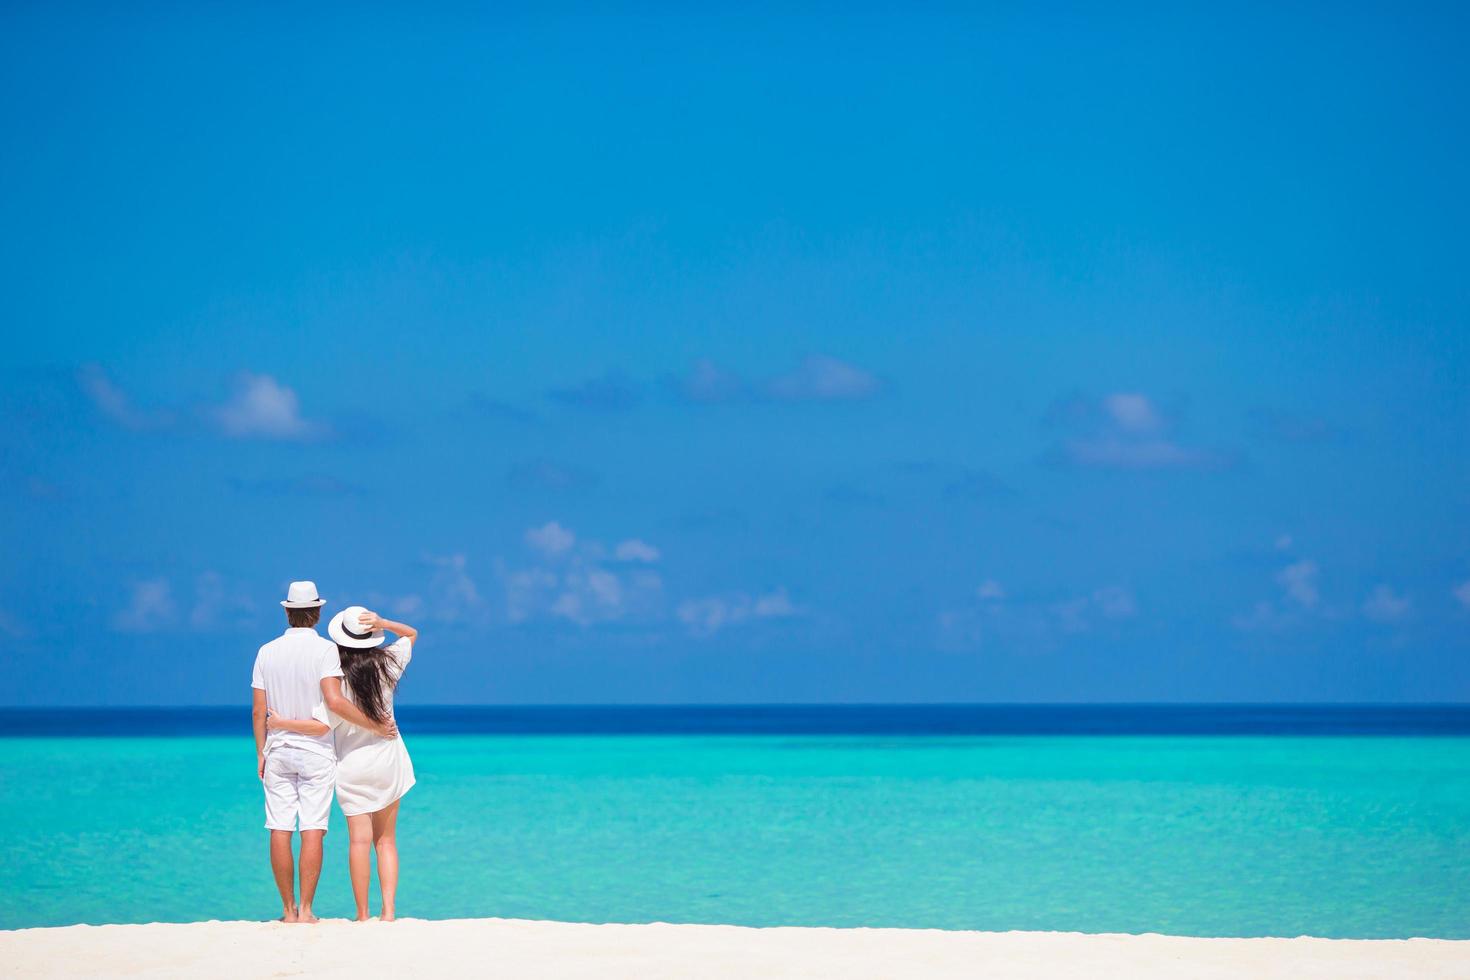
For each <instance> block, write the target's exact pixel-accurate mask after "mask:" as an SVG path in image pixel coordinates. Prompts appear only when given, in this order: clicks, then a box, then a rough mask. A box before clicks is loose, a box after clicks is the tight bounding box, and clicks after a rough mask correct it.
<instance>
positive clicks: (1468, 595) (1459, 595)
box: [1452, 581, 1470, 609]
mask: <svg viewBox="0 0 1470 980" xmlns="http://www.w3.org/2000/svg"><path fill="white" fill-rule="evenodd" d="M1452 594H1453V595H1454V597H1455V599H1456V600H1458V601H1459V603H1460V605H1462V606H1464V607H1465V608H1466V609H1470V581H1465V582H1461V583H1460V584H1459V585H1457V586H1455V587H1454V589H1453V590H1452Z"/></svg>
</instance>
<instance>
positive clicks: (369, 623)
mask: <svg viewBox="0 0 1470 980" xmlns="http://www.w3.org/2000/svg"><path fill="white" fill-rule="evenodd" d="M357 621H358V622H359V623H361V624H362V625H363V626H366V627H367V628H368V629H369V630H375V629H377V628H378V627H379V626H381V625H382V624H383V617H382V616H379V615H378V614H377V613H375V612H372V611H371V610H367V609H364V610H363V611H362V614H361V615H359V616H358V617H357Z"/></svg>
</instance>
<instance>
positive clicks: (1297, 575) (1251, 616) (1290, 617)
mask: <svg viewBox="0 0 1470 980" xmlns="http://www.w3.org/2000/svg"><path fill="white" fill-rule="evenodd" d="M1282 537H1286V536H1285V535H1283V536H1282ZM1290 543H1291V542H1290V539H1289V538H1287V541H1286V544H1287V545H1290ZM1281 545H1282V542H1281V540H1280V539H1278V540H1277V547H1278V550H1284V549H1282V547H1281ZM1272 578H1273V579H1274V581H1275V582H1276V585H1277V586H1278V587H1279V588H1280V589H1281V596H1280V598H1279V599H1278V600H1277V601H1271V600H1266V599H1262V600H1260V601H1258V602H1257V603H1256V604H1255V605H1254V606H1252V607H1251V608H1250V610H1249V611H1248V612H1244V613H1240V614H1237V615H1235V616H1232V617H1231V619H1230V623H1231V625H1233V626H1234V627H1235V628H1236V629H1238V630H1241V631H1242V632H1246V633H1260V632H1279V631H1281V630H1285V629H1287V628H1289V627H1292V626H1296V625H1298V624H1300V623H1302V622H1303V621H1304V616H1308V615H1310V616H1313V617H1316V618H1332V616H1333V615H1334V614H1333V613H1332V612H1331V611H1330V610H1327V609H1324V608H1323V605H1322V589H1321V584H1320V580H1321V569H1320V568H1319V567H1318V566H1317V563H1316V562H1315V561H1313V560H1312V559H1310V558H1303V559H1301V560H1300V561H1294V562H1292V563H1291V564H1289V565H1285V566H1283V567H1282V568H1281V569H1280V570H1278V571H1277V572H1276V574H1275V575H1274V576H1272Z"/></svg>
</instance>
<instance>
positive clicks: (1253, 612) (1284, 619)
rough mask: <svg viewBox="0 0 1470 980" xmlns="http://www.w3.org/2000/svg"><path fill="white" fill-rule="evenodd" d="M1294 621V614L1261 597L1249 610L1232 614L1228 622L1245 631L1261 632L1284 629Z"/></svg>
mask: <svg viewBox="0 0 1470 980" xmlns="http://www.w3.org/2000/svg"><path fill="white" fill-rule="evenodd" d="M1296 621H1297V620H1296V617H1295V616H1292V615H1290V614H1288V613H1284V612H1282V611H1281V610H1280V609H1278V608H1277V607H1276V603H1274V602H1268V601H1267V600H1265V599H1262V600H1261V601H1259V602H1257V603H1256V604H1255V605H1254V606H1252V607H1251V608H1250V611H1249V612H1244V613H1240V614H1238V615H1236V616H1232V617H1231V619H1230V624H1231V625H1232V626H1234V627H1235V628H1236V629H1238V630H1240V631H1242V632H1245V633H1262V632H1277V631H1280V630H1284V629H1286V628H1287V627H1289V626H1291V625H1293V624H1294V623H1295V622H1296Z"/></svg>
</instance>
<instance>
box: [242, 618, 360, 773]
mask: <svg viewBox="0 0 1470 980" xmlns="http://www.w3.org/2000/svg"><path fill="white" fill-rule="evenodd" d="M341 676H342V665H341V663H340V662H339V661H338V659H337V644H335V643H333V642H332V641H331V640H328V639H325V638H323V637H322V635H321V634H320V633H318V632H317V631H316V630H314V629H308V628H295V627H293V628H292V629H288V630H286V632H285V633H284V634H283V635H282V636H280V637H279V638H277V639H274V640H271V641H270V642H269V643H267V644H266V645H265V646H263V647H261V648H260V652H259V653H258V654H256V655H255V670H254V671H253V672H252V674H251V677H250V686H251V687H254V688H258V689H259V690H262V691H264V692H265V703H266V706H267V707H268V708H270V709H271V710H272V711H274V712H275V713H276V714H278V715H280V716H281V717H282V718H310V717H311V716H312V715H313V714H316V713H317V712H318V710H319V709H320V708H321V706H322V678H323V677H341ZM282 745H290V746H295V747H297V748H302V749H306V750H308V751H311V752H319V753H321V754H322V755H325V756H328V757H330V758H334V759H335V758H336V757H337V753H336V750H335V749H334V748H333V745H332V733H331V732H327V733H326V734H325V735H300V734H298V733H296V732H285V731H281V730H280V729H271V730H270V731H269V732H267V733H266V739H265V751H266V752H267V753H269V752H270V751H271V749H273V748H276V747H277V746H282Z"/></svg>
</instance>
